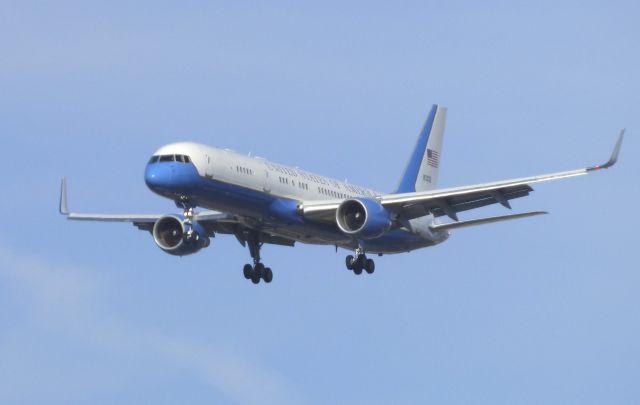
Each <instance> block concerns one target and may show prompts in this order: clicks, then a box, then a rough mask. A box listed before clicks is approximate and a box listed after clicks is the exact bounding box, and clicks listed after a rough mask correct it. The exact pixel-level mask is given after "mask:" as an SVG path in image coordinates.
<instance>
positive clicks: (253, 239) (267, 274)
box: [242, 232, 273, 284]
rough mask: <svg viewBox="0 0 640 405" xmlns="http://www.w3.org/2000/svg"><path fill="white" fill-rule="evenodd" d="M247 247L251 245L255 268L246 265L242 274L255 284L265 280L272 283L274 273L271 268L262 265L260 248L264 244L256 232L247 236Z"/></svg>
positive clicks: (250, 251) (250, 249) (250, 250)
mask: <svg viewBox="0 0 640 405" xmlns="http://www.w3.org/2000/svg"><path fill="white" fill-rule="evenodd" d="M247 245H249V253H251V258H252V259H253V266H252V265H250V264H245V265H244V268H243V269H242V272H243V274H244V278H246V279H247V280H251V282H252V283H253V284H258V283H259V282H260V280H261V279H262V280H264V282H265V283H267V284H268V283H270V282H271V280H273V272H272V271H271V269H270V268H269V267H265V266H264V264H262V263H260V248H261V247H262V243H261V242H260V238H259V237H258V234H257V233H256V232H250V233H249V235H248V236H247Z"/></svg>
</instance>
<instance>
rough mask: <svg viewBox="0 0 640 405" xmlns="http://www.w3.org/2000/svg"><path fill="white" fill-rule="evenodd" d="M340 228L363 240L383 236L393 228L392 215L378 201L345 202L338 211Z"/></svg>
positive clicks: (337, 217)
mask: <svg viewBox="0 0 640 405" xmlns="http://www.w3.org/2000/svg"><path fill="white" fill-rule="evenodd" d="M336 222H337V223H338V228H340V230H341V231H342V232H344V233H346V234H347V235H352V236H354V237H358V238H361V239H374V238H377V237H379V236H382V235H383V234H384V233H386V232H387V231H388V230H389V228H390V227H391V214H390V213H389V211H387V210H386V209H385V208H384V207H383V206H382V205H380V204H379V203H378V202H377V201H373V200H369V199H365V198H355V199H350V200H346V201H343V202H342V203H341V204H340V206H339V207H338V210H337V211H336Z"/></svg>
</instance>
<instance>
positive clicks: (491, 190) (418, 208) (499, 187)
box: [301, 129, 624, 221]
mask: <svg viewBox="0 0 640 405" xmlns="http://www.w3.org/2000/svg"><path fill="white" fill-rule="evenodd" d="M623 138H624V129H623V130H622V131H621V132H620V136H619V137H618V141H617V142H616V145H615V147H614V149H613V153H612V154H611V157H610V158H609V160H608V161H607V162H606V163H604V164H602V165H596V166H589V167H585V168H582V169H576V170H569V171H564V172H556V173H550V174H543V175H538V176H531V177H523V178H519V179H512V180H502V181H496V182H491V183H484V184H476V185H471V186H463V187H454V188H445V189H437V190H430V191H423V192H413V193H402V194H387V195H382V196H380V197H378V198H377V200H378V202H379V203H380V204H381V205H382V206H383V207H385V208H386V209H388V210H389V211H391V212H392V213H394V214H396V216H397V218H398V219H399V220H401V221H406V220H410V219H414V218H418V217H422V216H425V215H429V214H432V215H434V216H435V217H440V216H443V215H447V216H448V217H450V218H451V219H453V220H454V221H458V215H457V213H458V212H461V211H467V210H471V209H474V208H479V207H484V206H486V205H491V204H496V203H499V204H502V205H503V206H505V207H507V208H511V205H510V204H509V200H512V199H514V198H520V197H524V196H527V195H529V193H530V192H531V191H533V189H532V188H531V184H534V183H541V182H545V181H550V180H559V179H565V178H569V177H574V176H582V175H585V174H588V173H591V172H593V171H597V170H600V169H607V168H609V167H611V166H613V165H614V164H615V163H616V161H617V160H618V154H619V153H620V147H621V145H622V140H623ZM338 205H339V201H323V202H319V203H313V202H310V203H304V204H303V205H302V206H301V211H302V212H303V214H304V215H305V217H307V216H308V217H309V218H310V219H317V220H327V219H329V218H332V219H334V218H335V210H336V209H337V208H338Z"/></svg>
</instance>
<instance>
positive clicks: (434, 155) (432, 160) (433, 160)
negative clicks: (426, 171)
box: [427, 149, 440, 169]
mask: <svg viewBox="0 0 640 405" xmlns="http://www.w3.org/2000/svg"><path fill="white" fill-rule="evenodd" d="M439 160H440V158H439V156H438V152H436V151H435V150H433V149H427V164H428V165H429V166H431V167H435V168H436V169H437V168H438V163H439Z"/></svg>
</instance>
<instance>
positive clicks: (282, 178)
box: [278, 176, 309, 190]
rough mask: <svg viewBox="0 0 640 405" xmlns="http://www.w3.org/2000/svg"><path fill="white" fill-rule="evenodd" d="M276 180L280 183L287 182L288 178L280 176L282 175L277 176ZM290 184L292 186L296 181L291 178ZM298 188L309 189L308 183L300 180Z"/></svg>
mask: <svg viewBox="0 0 640 405" xmlns="http://www.w3.org/2000/svg"><path fill="white" fill-rule="evenodd" d="M278 181H279V182H280V183H282V184H289V179H288V178H286V177H282V176H278ZM291 185H292V186H293V187H295V186H296V181H295V180H293V179H291ZM298 188H301V189H303V190H309V185H308V184H307V183H303V182H301V181H299V182H298Z"/></svg>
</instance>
